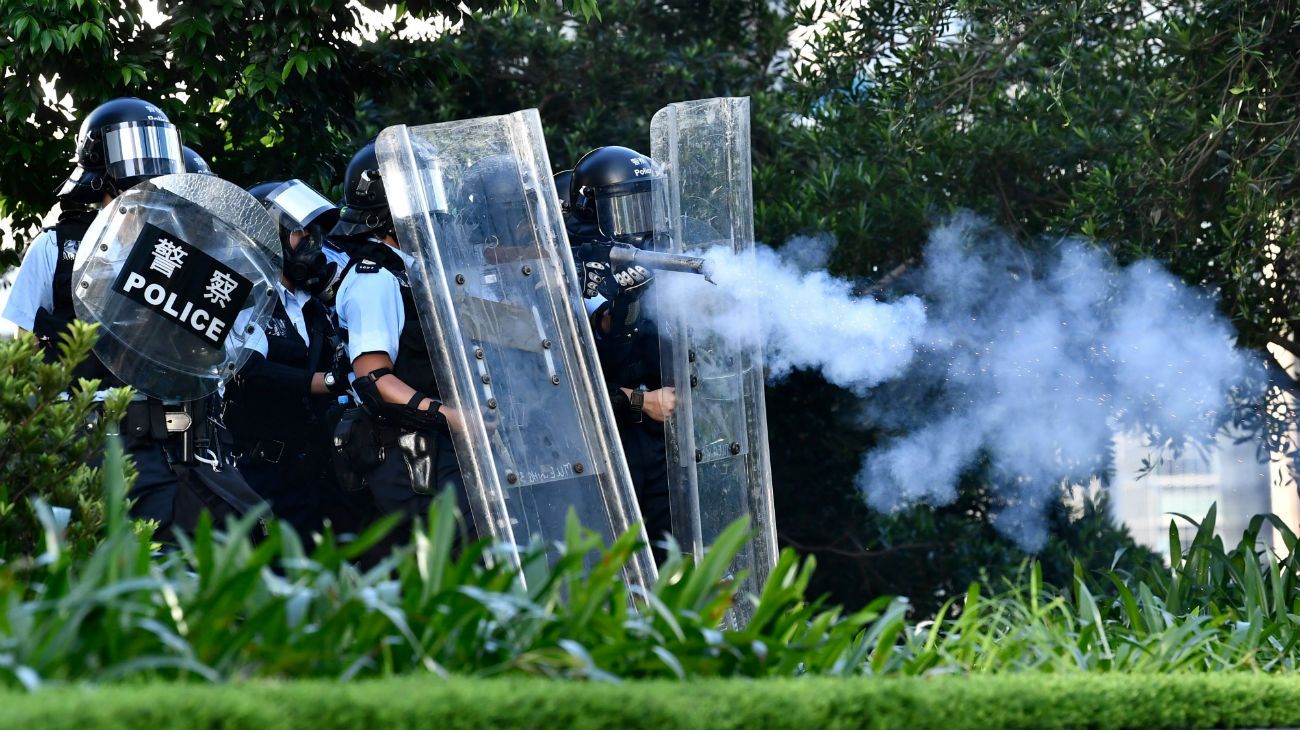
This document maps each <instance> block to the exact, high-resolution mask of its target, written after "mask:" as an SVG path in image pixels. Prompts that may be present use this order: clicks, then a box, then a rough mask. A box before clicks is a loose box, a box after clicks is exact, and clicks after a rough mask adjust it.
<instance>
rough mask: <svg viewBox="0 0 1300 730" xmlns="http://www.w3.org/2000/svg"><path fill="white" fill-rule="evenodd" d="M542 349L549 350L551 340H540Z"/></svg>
mask: <svg viewBox="0 0 1300 730" xmlns="http://www.w3.org/2000/svg"><path fill="white" fill-rule="evenodd" d="M542 349H543V350H549V349H551V341H550V340H542Z"/></svg>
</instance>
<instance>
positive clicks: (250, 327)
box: [244, 324, 256, 335]
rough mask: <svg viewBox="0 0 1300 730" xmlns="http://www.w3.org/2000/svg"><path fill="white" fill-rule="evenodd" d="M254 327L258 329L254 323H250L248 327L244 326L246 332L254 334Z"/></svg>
mask: <svg viewBox="0 0 1300 730" xmlns="http://www.w3.org/2000/svg"><path fill="white" fill-rule="evenodd" d="M254 329H256V328H255V327H253V325H251V324H250V325H248V326H247V327H245V328H244V332H246V333H248V334H250V335H251V334H253V330H254Z"/></svg>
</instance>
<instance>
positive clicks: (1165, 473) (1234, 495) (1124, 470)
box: [1110, 434, 1296, 558]
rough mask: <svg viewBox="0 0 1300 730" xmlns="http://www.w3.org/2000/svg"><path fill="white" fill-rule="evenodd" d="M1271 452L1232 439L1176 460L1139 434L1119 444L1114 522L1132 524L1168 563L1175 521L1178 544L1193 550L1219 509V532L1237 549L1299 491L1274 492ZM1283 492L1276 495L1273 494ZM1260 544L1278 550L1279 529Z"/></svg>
mask: <svg viewBox="0 0 1300 730" xmlns="http://www.w3.org/2000/svg"><path fill="white" fill-rule="evenodd" d="M1271 472H1272V465H1271V464H1270V459H1269V458H1268V454H1267V453H1265V454H1263V455H1262V457H1261V455H1260V454H1259V453H1258V451H1257V448H1256V444H1255V442H1254V441H1253V440H1252V441H1247V442H1246V443H1234V439H1233V438H1232V437H1231V436H1230V435H1223V436H1220V437H1219V439H1218V441H1217V443H1216V444H1214V445H1212V446H1211V447H1210V448H1207V449H1204V450H1201V449H1195V448H1190V449H1187V450H1185V451H1183V452H1182V453H1180V454H1177V455H1171V454H1170V453H1168V452H1167V451H1164V452H1163V453H1162V451H1161V450H1160V449H1156V448H1153V447H1152V446H1151V445H1149V444H1148V443H1147V442H1146V439H1145V438H1144V437H1142V436H1140V435H1127V434H1125V435H1120V436H1117V437H1116V438H1115V474H1114V477H1113V478H1112V480H1111V486H1110V505H1111V510H1112V512H1113V514H1114V516H1115V519H1116V520H1117V521H1119V522H1122V523H1124V524H1126V525H1128V528H1129V531H1130V532H1131V533H1132V534H1133V538H1134V539H1135V540H1137V541H1138V542H1140V543H1142V544H1143V545H1146V546H1148V547H1150V548H1152V549H1153V550H1157V551H1159V552H1160V553H1161V554H1162V555H1164V556H1165V557H1166V558H1168V557H1169V523H1170V521H1171V520H1172V521H1173V522H1174V524H1176V525H1177V526H1178V532H1179V541H1180V542H1181V543H1182V544H1183V545H1184V546H1186V545H1187V543H1189V542H1190V541H1191V539H1192V536H1193V535H1195V534H1196V526H1195V525H1193V524H1191V523H1190V522H1188V521H1186V520H1184V519H1182V518H1179V517H1176V516H1175V513H1177V514H1183V515H1187V516H1188V517H1191V518H1192V519H1195V520H1197V521H1198V522H1199V521H1200V520H1201V519H1202V518H1203V517H1205V513H1206V512H1207V511H1209V509H1210V505H1212V504H1217V505H1218V517H1217V519H1216V523H1215V532H1216V533H1217V534H1219V535H1220V536H1221V537H1222V538H1223V540H1224V542H1225V544H1227V545H1228V546H1229V547H1231V546H1233V545H1235V544H1236V543H1237V542H1238V541H1239V540H1240V539H1241V534H1242V532H1244V531H1245V529H1246V527H1247V525H1249V524H1250V520H1251V518H1252V517H1254V516H1255V515H1257V514H1262V513H1266V512H1278V511H1279V510H1278V508H1276V507H1274V505H1273V502H1274V500H1275V497H1278V496H1281V493H1283V492H1285V493H1286V494H1288V495H1289V496H1290V499H1291V501H1292V502H1294V501H1295V497H1296V495H1295V490H1294V489H1290V490H1281V489H1279V490H1274V488H1273V478H1272V473H1271ZM1275 491H1276V492H1278V493H1279V494H1275V493H1274V492H1275ZM1260 538H1261V542H1263V543H1264V544H1271V541H1272V530H1271V529H1267V528H1266V529H1264V530H1262V531H1261V534H1260Z"/></svg>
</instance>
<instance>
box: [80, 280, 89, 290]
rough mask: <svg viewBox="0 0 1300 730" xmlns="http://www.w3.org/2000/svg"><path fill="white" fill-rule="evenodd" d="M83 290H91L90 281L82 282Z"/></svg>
mask: <svg viewBox="0 0 1300 730" xmlns="http://www.w3.org/2000/svg"><path fill="white" fill-rule="evenodd" d="M81 288H82V289H89V288H90V282H88V281H82V282H81Z"/></svg>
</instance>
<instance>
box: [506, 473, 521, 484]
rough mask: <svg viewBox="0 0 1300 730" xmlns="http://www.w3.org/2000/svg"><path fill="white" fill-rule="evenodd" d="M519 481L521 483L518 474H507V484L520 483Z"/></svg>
mask: <svg viewBox="0 0 1300 730" xmlns="http://www.w3.org/2000/svg"><path fill="white" fill-rule="evenodd" d="M518 481H519V475H518V474H516V473H514V472H512V471H508V472H506V484H514V483H516V482H518Z"/></svg>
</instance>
